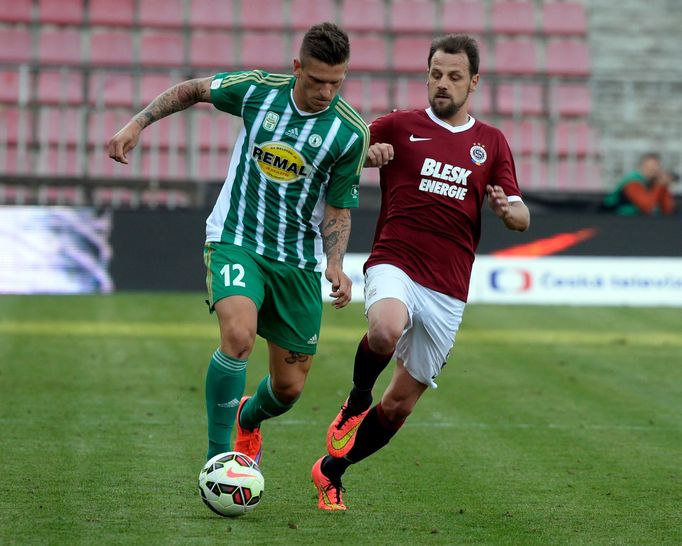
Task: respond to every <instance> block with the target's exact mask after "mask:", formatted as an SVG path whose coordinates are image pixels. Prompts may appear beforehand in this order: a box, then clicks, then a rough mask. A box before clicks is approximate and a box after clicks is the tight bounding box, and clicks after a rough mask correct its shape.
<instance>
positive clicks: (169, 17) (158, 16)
mask: <svg viewBox="0 0 682 546" xmlns="http://www.w3.org/2000/svg"><path fill="white" fill-rule="evenodd" d="M182 10H183V0H143V1H142V2H140V25H141V26H142V27H147V28H150V27H151V28H154V27H161V28H164V27H165V28H178V27H181V26H182V25H183V23H184V15H183V11H182ZM190 11H191V8H190Z"/></svg>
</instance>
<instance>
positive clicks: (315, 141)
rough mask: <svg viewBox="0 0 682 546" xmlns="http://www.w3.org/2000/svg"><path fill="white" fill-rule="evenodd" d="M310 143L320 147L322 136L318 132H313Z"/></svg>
mask: <svg viewBox="0 0 682 546" xmlns="http://www.w3.org/2000/svg"><path fill="white" fill-rule="evenodd" d="M308 144H310V145H311V146H312V147H313V148H319V147H320V146H321V145H322V137H321V136H320V135H318V134H315V133H313V134H312V135H310V137H308Z"/></svg>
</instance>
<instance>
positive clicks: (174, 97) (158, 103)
mask: <svg viewBox="0 0 682 546" xmlns="http://www.w3.org/2000/svg"><path fill="white" fill-rule="evenodd" d="M209 100H210V91H207V88H206V85H205V84H204V81H203V80H188V81H184V82H181V83H178V84H177V85H174V86H173V87H171V88H170V89H168V90H166V91H164V92H163V93H161V94H160V95H159V96H158V97H156V98H155V99H154V100H153V101H152V102H150V103H149V105H147V107H146V108H145V109H144V110H142V112H140V113H139V114H137V116H135V122H136V123H137V124H138V125H139V126H140V128H141V129H144V128H145V127H147V126H148V125H151V124H152V123H154V122H155V121H158V120H160V119H161V118H165V117H166V116H168V115H170V114H173V113H174V112H179V111H180V110H184V109H185V108H189V107H190V106H192V105H193V104H196V103H197V102H208V101H209Z"/></svg>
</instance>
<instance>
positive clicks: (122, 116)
mask: <svg viewBox="0 0 682 546" xmlns="http://www.w3.org/2000/svg"><path fill="white" fill-rule="evenodd" d="M131 117H132V114H131V112H127V111H121V110H104V111H101V112H100V111H94V112H90V115H89V118H88V146H90V147H92V148H93V149H94V150H95V154H98V153H105V150H106V146H107V144H108V142H109V140H111V137H112V136H114V134H115V133H116V132H117V131H118V130H119V129H121V128H122V127H123V126H124V125H125V124H126V123H128V121H130V118H131ZM145 132H146V130H145ZM146 140H147V135H146V134H145V135H144V136H143V137H142V141H143V142H146ZM135 153H138V152H135V151H134V152H132V154H135ZM129 159H130V158H129ZM112 162H113V161H112Z"/></svg>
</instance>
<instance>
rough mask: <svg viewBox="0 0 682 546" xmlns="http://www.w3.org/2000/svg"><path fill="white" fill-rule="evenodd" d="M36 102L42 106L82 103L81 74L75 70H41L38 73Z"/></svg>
mask: <svg viewBox="0 0 682 546" xmlns="http://www.w3.org/2000/svg"><path fill="white" fill-rule="evenodd" d="M37 98H38V101H39V102H41V103H44V104H71V105H77V104H80V103H82V102H83V73H82V72H80V71H77V70H69V71H66V70H64V71H60V70H41V71H40V72H38V86H37Z"/></svg>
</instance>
